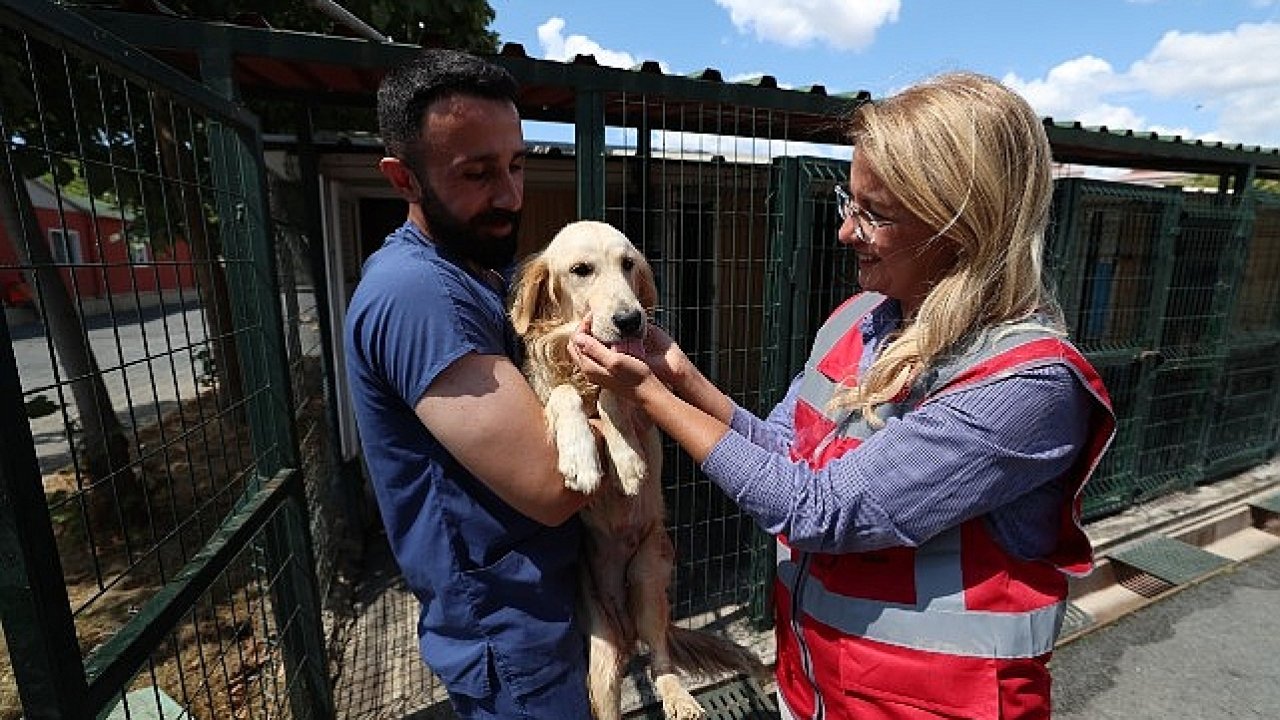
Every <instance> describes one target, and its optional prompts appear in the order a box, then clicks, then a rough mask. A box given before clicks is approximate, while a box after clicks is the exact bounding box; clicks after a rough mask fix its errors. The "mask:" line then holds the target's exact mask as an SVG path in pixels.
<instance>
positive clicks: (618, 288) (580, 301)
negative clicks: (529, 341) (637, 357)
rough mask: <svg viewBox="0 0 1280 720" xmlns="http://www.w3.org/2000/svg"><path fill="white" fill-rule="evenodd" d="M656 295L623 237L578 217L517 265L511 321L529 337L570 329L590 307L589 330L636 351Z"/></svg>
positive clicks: (650, 274) (640, 257)
mask: <svg viewBox="0 0 1280 720" xmlns="http://www.w3.org/2000/svg"><path fill="white" fill-rule="evenodd" d="M657 300H658V292H657V289H656V288H655V286H654V283H653V270H652V269H651V268H650V267H649V263H648V262H647V261H646V260H645V258H644V255H643V254H641V252H640V251H639V250H637V249H636V246H635V245H633V244H632V243H631V241H630V240H628V239H627V236H626V235H623V234H622V233H621V232H619V231H618V230H616V229H614V228H613V227H612V226H610V225H608V224H606V223H602V222H596V221H593V220H580V221H578V222H573V223H570V224H568V225H566V226H565V227H564V228H563V229H561V230H560V232H558V233H556V236H555V237H554V238H552V239H551V242H550V243H548V244H547V247H546V248H545V249H543V250H542V252H540V253H538V254H537V255H535V256H533V257H531V258H530V259H529V260H528V261H526V262H525V264H524V265H523V266H522V267H521V269H520V273H519V275H518V276H517V277H516V282H515V287H514V291H513V296H512V304H511V321H512V324H514V325H515V330H516V334H518V335H520V336H521V337H529V336H531V335H543V334H546V333H548V332H550V331H552V330H555V329H567V330H569V331H572V329H573V328H576V327H577V325H578V323H580V322H581V321H582V318H583V317H585V316H586V314H587V312H588V311H589V312H590V313H591V318H592V320H591V333H592V335H595V337H596V338H597V339H598V340H600V341H601V342H603V343H605V344H606V345H612V346H615V347H618V348H619V349H621V350H624V351H627V352H633V353H634V354H639V351H640V343H641V341H642V340H643V339H644V332H645V326H646V320H647V319H648V317H649V316H650V315H651V314H652V313H653V308H654V306H655V305H656V304H657Z"/></svg>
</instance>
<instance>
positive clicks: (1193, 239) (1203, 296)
mask: <svg viewBox="0 0 1280 720" xmlns="http://www.w3.org/2000/svg"><path fill="white" fill-rule="evenodd" d="M1242 211H1243V209H1242V207H1241V206H1240V205H1238V204H1233V205H1228V204H1226V201H1225V200H1223V199H1222V198H1221V197H1220V196H1217V195H1210V194H1205V193H1185V194H1184V204H1183V214H1182V218H1181V220H1180V221H1179V231H1178V235H1177V239H1176V241H1175V243H1174V246H1173V255H1172V257H1171V258H1170V260H1171V261H1172V262H1173V272H1172V275H1171V277H1170V281H1169V286H1168V291H1167V292H1168V297H1167V300H1166V302H1165V308H1164V318H1163V320H1164V322H1163V326H1162V328H1161V333H1160V348H1161V352H1162V353H1164V354H1165V355H1166V356H1170V357H1194V356H1200V355H1207V354H1210V353H1214V352H1217V351H1218V350H1219V342H1220V340H1221V339H1222V337H1223V333H1225V331H1226V320H1227V311H1228V306H1229V305H1228V304H1229V301H1230V295H1229V292H1230V290H1231V284H1230V283H1228V280H1229V279H1230V278H1231V277H1233V275H1234V274H1235V272H1236V269H1237V266H1238V263H1239V261H1240V260H1239V256H1240V254H1241V252H1242V250H1243V245H1242V243H1241V242H1240V235H1239V232H1240V225H1241V222H1242V219H1243V218H1242V215H1243V212H1242Z"/></svg>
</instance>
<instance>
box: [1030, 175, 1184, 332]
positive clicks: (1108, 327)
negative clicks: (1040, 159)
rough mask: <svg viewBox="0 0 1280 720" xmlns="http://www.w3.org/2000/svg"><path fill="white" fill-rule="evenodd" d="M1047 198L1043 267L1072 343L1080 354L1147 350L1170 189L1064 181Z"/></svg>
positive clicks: (1175, 202)
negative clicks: (1050, 229) (1048, 231)
mask: <svg viewBox="0 0 1280 720" xmlns="http://www.w3.org/2000/svg"><path fill="white" fill-rule="evenodd" d="M1054 201H1055V204H1054V217H1055V231H1054V234H1053V236H1052V239H1051V241H1050V243H1049V255H1050V258H1051V259H1050V261H1049V262H1048V263H1047V265H1048V266H1049V268H1050V272H1052V273H1053V274H1054V277H1053V280H1052V284H1053V285H1055V286H1056V287H1057V292H1058V296H1059V300H1060V302H1061V303H1062V306H1063V312H1064V313H1065V315H1066V319H1067V327H1068V329H1069V330H1070V332H1071V337H1072V339H1073V341H1074V342H1075V343H1076V344H1077V345H1078V346H1079V347H1080V349H1081V350H1083V351H1085V352H1098V351H1106V350H1114V349H1118V348H1144V347H1146V348H1150V347H1152V346H1153V342H1154V337H1153V336H1154V331H1155V328H1154V325H1153V320H1152V318H1153V316H1156V315H1158V313H1159V309H1160V308H1159V305H1158V303H1159V302H1161V301H1162V300H1163V298H1162V297H1161V296H1160V294H1159V293H1158V290H1159V289H1160V288H1162V287H1163V283H1164V277H1163V276H1162V273H1161V271H1162V269H1164V268H1167V262H1165V261H1164V259H1165V258H1166V257H1167V253H1168V252H1169V246H1170V243H1171V240H1172V234H1173V232H1174V231H1175V227H1174V222H1175V221H1176V218H1177V215H1176V212H1177V208H1178V206H1179V202H1180V198H1179V194H1178V192H1177V191H1176V190H1164V189H1157V188H1142V187H1134V186H1131V185H1122V184H1119V183H1106V182H1100V181H1095V180H1081V179H1076V178H1072V179H1067V180H1059V181H1058V182H1057V184H1056V186H1055V195H1054ZM1162 265H1163V267H1162ZM1165 272H1167V270H1165ZM1153 313H1154V315H1153Z"/></svg>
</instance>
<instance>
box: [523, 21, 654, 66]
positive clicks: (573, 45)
mask: <svg viewBox="0 0 1280 720" xmlns="http://www.w3.org/2000/svg"><path fill="white" fill-rule="evenodd" d="M564 25H565V23H564V18H559V17H553V18H548V19H547V21H546V22H544V23H542V24H541V25H539V26H538V42H539V43H540V44H541V45H542V57H543V58H544V59H547V60H559V61H561V62H569V61H572V60H573V59H574V57H576V56H578V55H592V56H594V57H595V59H596V62H597V63H600V64H601V65H605V66H608V67H620V68H630V67H635V66H636V65H638V64H639V63H637V62H636V60H635V58H633V57H632V56H631V54H630V53H627V52H620V51H617V50H606V49H605V48H603V47H601V46H600V43H597V42H596V41H594V40H592V39H591V38H589V37H587V36H586V35H570V36H568V37H565V36H564Z"/></svg>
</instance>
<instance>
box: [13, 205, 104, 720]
mask: <svg viewBox="0 0 1280 720" xmlns="http://www.w3.org/2000/svg"><path fill="white" fill-rule="evenodd" d="M0 192H8V188H0ZM25 406H26V403H25V402H24V399H23V395H22V381H21V378H20V377H19V375H18V365H17V360H16V359H15V357H14V353H13V341H12V338H11V337H10V335H9V324H8V323H7V322H6V321H5V318H4V315H3V314H2V313H0V407H4V408H8V410H7V411H5V412H2V413H0V437H2V438H4V452H0V619H3V623H4V637H5V642H6V643H7V644H8V646H9V657H10V658H12V659H14V661H15V662H14V663H13V674H14V678H15V679H16V680H17V685H18V693H19V695H20V696H21V698H22V707H23V711H24V713H25V717H27V718H30V719H32V720H35V719H37V718H41V719H43V718H49V719H50V720H79V718H82V717H84V714H85V709H84V708H83V707H82V703H83V701H84V698H85V689H86V681H85V676H84V665H83V664H82V662H81V660H80V646H79V644H78V642H77V640H76V632H75V619H74V618H73V617H72V615H71V601H70V599H69V598H68V596H67V587H66V584H65V581H64V580H63V576H62V563H61V560H60V559H59V555H58V545H57V541H56V540H55V538H54V534H53V523H52V522H51V520H50V518H49V513H48V512H40V510H43V509H44V508H46V507H47V503H46V501H45V496H44V485H43V483H42V480H41V477H40V464H39V460H38V459H37V458H36V446H35V440H34V438H33V437H32V435H31V425H30V423H28V422H27V417H26V413H25V412H22V411H21V410H20V409H21V408H24V407H25Z"/></svg>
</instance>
